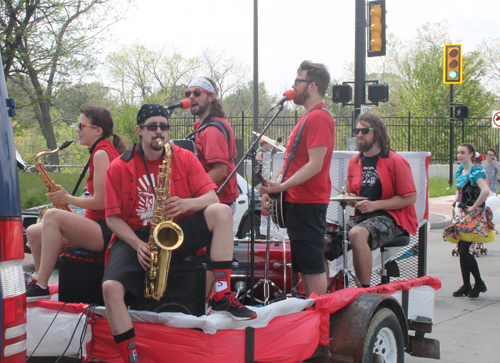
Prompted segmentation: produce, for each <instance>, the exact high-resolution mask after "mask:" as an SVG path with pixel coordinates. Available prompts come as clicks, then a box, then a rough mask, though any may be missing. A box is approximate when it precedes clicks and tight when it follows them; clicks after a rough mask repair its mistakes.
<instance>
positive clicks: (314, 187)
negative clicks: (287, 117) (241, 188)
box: [283, 103, 335, 204]
mask: <svg viewBox="0 0 500 363" xmlns="http://www.w3.org/2000/svg"><path fill="white" fill-rule="evenodd" d="M318 107H324V108H326V105H325V104H323V103H320V104H318V105H316V106H314V107H313V110H312V111H310V112H308V113H307V114H306V115H308V116H307V119H306V121H305V122H306V124H305V126H304V130H303V131H302V137H301V139H300V142H299V145H298V147H297V150H296V152H295V156H294V158H293V159H292V161H291V163H290V168H289V169H288V172H287V175H286V180H288V179H290V178H291V177H292V176H293V175H294V174H295V173H296V172H297V171H298V170H299V169H300V168H302V167H303V166H304V165H305V164H307V163H308V162H309V154H308V153H307V150H308V149H311V148H313V147H314V146H319V145H321V146H326V147H327V148H328V150H327V151H326V154H325V158H324V160H323V166H322V168H321V171H320V172H319V173H318V174H316V175H315V176H313V177H312V178H311V179H309V180H306V181H305V182H304V183H302V184H300V185H297V186H295V187H293V188H290V189H288V190H287V191H286V201H287V202H291V203H301V204H306V203H329V202H330V192H331V188H332V182H331V180H330V163H331V160H332V153H333V148H334V145H335V124H334V122H333V119H332V117H331V116H330V114H329V113H328V112H326V111H325V110H314V109H316V108H318ZM306 115H304V116H302V117H301V118H300V120H299V122H297V125H295V127H294V128H293V130H292V133H291V134H290V137H289V138H288V142H287V146H286V151H285V158H284V160H283V172H285V169H286V166H287V164H288V156H289V155H290V152H291V151H292V147H293V144H294V142H295V137H296V135H297V133H298V131H299V129H300V126H301V125H302V122H303V120H304V118H305V117H306Z"/></svg>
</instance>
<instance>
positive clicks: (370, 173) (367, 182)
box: [361, 166, 378, 187]
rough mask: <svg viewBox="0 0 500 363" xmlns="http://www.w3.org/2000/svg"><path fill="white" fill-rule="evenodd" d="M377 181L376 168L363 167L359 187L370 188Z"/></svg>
mask: <svg viewBox="0 0 500 363" xmlns="http://www.w3.org/2000/svg"><path fill="white" fill-rule="evenodd" d="M377 179H378V173H377V168H376V167H374V166H363V180H362V181H361V185H362V186H365V187H372V186H374V185H375V182H376V181H377Z"/></svg>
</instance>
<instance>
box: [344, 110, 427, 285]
mask: <svg viewBox="0 0 500 363" xmlns="http://www.w3.org/2000/svg"><path fill="white" fill-rule="evenodd" d="M353 134H354V136H355V137H356V145H357V149H358V151H359V154H357V155H355V156H353V157H352V158H351V160H350V161H349V166H348V170H347V183H348V188H349V191H350V192H351V193H354V194H355V195H357V196H362V197H367V198H368V199H367V200H362V201H360V202H357V203H356V204H355V207H356V214H355V216H354V217H352V218H351V219H349V220H348V221H347V223H346V224H347V231H348V233H349V241H350V244H351V246H352V251H353V264H354V270H355V272H356V277H357V278H358V280H359V282H360V283H361V285H362V286H363V287H369V286H370V278H371V272H372V253H371V251H372V250H374V249H377V248H380V247H382V246H384V245H385V244H387V243H388V242H391V241H392V240H393V239H394V238H395V237H397V236H399V235H400V234H403V233H404V231H407V232H409V233H410V234H411V235H415V234H416V232H417V226H418V220H417V215H416V212H415V207H414V203H415V201H416V200H417V190H416V188H415V182H414V181H413V177H412V173H411V169H410V164H409V163H408V162H407V161H406V160H405V159H404V158H403V157H402V156H400V155H399V154H397V153H396V152H394V151H392V150H391V144H390V139H389V135H388V134H387V130H386V128H385V125H384V124H383V122H382V120H381V119H380V118H379V117H378V116H376V115H375V114H372V113H364V114H361V115H360V116H359V117H358V119H357V127H356V128H355V129H354V130H353Z"/></svg>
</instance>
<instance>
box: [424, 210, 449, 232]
mask: <svg viewBox="0 0 500 363" xmlns="http://www.w3.org/2000/svg"><path fill="white" fill-rule="evenodd" d="M429 220H430V222H429V223H430V225H431V229H443V228H446V227H448V226H449V225H450V224H451V215H446V214H439V213H429Z"/></svg>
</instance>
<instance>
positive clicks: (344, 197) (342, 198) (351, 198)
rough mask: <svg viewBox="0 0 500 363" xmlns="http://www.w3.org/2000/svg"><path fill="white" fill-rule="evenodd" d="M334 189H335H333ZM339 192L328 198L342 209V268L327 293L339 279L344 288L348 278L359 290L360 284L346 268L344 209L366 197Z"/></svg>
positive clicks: (346, 247)
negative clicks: (337, 203)
mask: <svg viewBox="0 0 500 363" xmlns="http://www.w3.org/2000/svg"><path fill="white" fill-rule="evenodd" d="M334 189H336V188H334ZM337 191H339V192H340V194H339V195H336V196H335V197H332V198H330V201H331V202H339V204H340V206H341V208H342V223H343V236H342V268H341V269H340V270H339V272H337V274H336V275H335V276H334V277H333V280H332V281H331V282H330V285H329V286H328V291H331V289H332V287H333V286H336V284H337V282H338V280H339V279H342V285H343V286H344V287H347V286H349V277H351V278H352V280H353V281H354V283H355V284H356V286H357V287H358V288H359V287H361V284H360V282H359V280H358V279H357V278H356V276H355V275H353V273H352V272H351V271H350V270H349V269H348V268H347V250H348V245H349V241H348V240H347V228H346V221H347V218H346V216H347V212H346V207H347V205H348V204H351V203H356V202H360V201H362V200H367V199H368V198H366V197H359V196H357V195H350V194H349V193H346V191H345V188H342V190H338V189H337Z"/></svg>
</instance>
